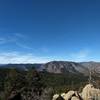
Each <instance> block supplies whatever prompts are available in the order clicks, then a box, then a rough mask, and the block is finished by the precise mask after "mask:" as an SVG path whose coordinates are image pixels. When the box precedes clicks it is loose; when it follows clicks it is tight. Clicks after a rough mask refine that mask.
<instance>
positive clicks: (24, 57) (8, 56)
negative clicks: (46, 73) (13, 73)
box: [0, 52, 51, 64]
mask: <svg viewBox="0 0 100 100" xmlns="http://www.w3.org/2000/svg"><path fill="white" fill-rule="evenodd" d="M48 61H51V58H49V57H39V56H34V55H33V54H32V53H26V54H22V53H19V52H6V53H0V64H8V63H46V62H48Z"/></svg>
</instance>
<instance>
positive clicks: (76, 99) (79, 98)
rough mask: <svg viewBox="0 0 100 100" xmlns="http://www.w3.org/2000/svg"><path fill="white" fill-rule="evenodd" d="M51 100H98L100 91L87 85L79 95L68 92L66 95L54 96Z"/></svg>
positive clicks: (99, 99) (75, 92)
mask: <svg viewBox="0 0 100 100" xmlns="http://www.w3.org/2000/svg"><path fill="white" fill-rule="evenodd" d="M52 100H100V89H97V88H94V86H93V85H92V84H87V85H86V86H85V87H84V88H83V90H82V92H81V93H78V92H77V91H73V90H70V91H69V92H67V93H61V94H55V95H54V96H53V99H52Z"/></svg>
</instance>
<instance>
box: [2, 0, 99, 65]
mask: <svg viewBox="0 0 100 100" xmlns="http://www.w3.org/2000/svg"><path fill="white" fill-rule="evenodd" d="M99 43H100V0H0V64H5V63H45V62H48V61H53V60H64V61H77V62H82V61H100V55H99V54H100V45H99Z"/></svg>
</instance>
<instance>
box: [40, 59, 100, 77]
mask: <svg viewBox="0 0 100 100" xmlns="http://www.w3.org/2000/svg"><path fill="white" fill-rule="evenodd" d="M42 68H43V69H44V70H45V71H47V72H50V73H68V72H70V73H82V74H85V75H88V74H89V71H90V70H91V71H93V72H96V73H100V63H97V62H81V63H76V62H69V61H52V62H48V63H46V64H43V65H42Z"/></svg>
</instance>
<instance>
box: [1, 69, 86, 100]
mask: <svg viewBox="0 0 100 100" xmlns="http://www.w3.org/2000/svg"><path fill="white" fill-rule="evenodd" d="M87 81H88V77H86V76H84V75H82V74H72V73H66V74H53V73H47V72H37V71H36V70H35V69H30V70H29V71H22V70H21V71H20V70H17V69H13V68H12V69H11V68H10V69H0V100H7V99H8V98H9V97H10V96H11V94H12V91H16V92H18V93H19V92H20V93H21V95H22V96H23V98H26V99H25V100H28V99H27V98H28V97H30V98H34V100H35V98H39V100H47V98H51V96H52V95H53V94H54V93H62V92H67V91H68V90H71V89H73V90H79V91H80V90H81V89H82V87H83V86H84V85H85V84H86V83H87ZM37 100H38V99H37ZM48 100H51V99H48Z"/></svg>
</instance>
